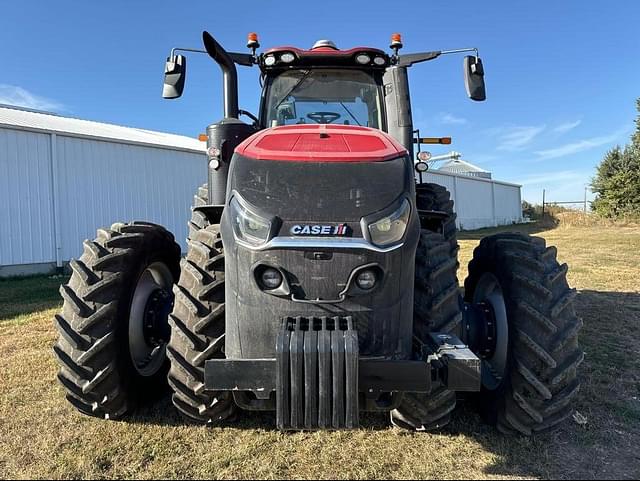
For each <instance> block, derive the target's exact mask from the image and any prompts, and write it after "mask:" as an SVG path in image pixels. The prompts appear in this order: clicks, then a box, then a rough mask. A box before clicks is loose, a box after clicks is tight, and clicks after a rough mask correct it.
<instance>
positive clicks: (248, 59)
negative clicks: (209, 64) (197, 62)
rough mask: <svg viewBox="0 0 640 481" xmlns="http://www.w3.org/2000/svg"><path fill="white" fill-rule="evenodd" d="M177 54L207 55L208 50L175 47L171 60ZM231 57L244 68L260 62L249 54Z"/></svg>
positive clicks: (235, 53)
mask: <svg viewBox="0 0 640 481" xmlns="http://www.w3.org/2000/svg"><path fill="white" fill-rule="evenodd" d="M176 52H193V53H204V54H206V53H207V51H206V50H201V49H197V48H182V47H175V48H172V49H171V58H175V55H176ZM229 57H231V60H233V62H234V63H236V64H238V65H242V66H244V67H252V66H253V65H255V64H256V63H258V60H257V59H256V58H255V57H254V56H253V55H251V54H249V53H237V52H229Z"/></svg>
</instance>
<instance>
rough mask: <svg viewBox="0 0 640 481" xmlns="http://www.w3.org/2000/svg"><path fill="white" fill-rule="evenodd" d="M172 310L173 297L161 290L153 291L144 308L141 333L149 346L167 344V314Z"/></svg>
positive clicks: (168, 331) (169, 331) (168, 335)
mask: <svg viewBox="0 0 640 481" xmlns="http://www.w3.org/2000/svg"><path fill="white" fill-rule="evenodd" d="M172 309H173V296H172V295H171V293H169V292H167V291H166V290H165V289H163V288H159V289H156V290H154V291H153V292H152V293H151V295H150V296H149V300H148V301H147V304H146V306H145V308H144V321H143V327H142V332H143V335H144V338H145V340H146V341H147V343H148V344H149V345H151V346H161V345H164V344H166V343H167V342H169V337H170V335H171V330H170V328H169V323H168V322H167V319H169V313H170V312H171V310H172Z"/></svg>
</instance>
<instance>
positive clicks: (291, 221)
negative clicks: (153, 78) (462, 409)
mask: <svg viewBox="0 0 640 481" xmlns="http://www.w3.org/2000/svg"><path fill="white" fill-rule="evenodd" d="M203 36H204V45H205V50H204V51H203V52H206V53H207V54H208V55H209V56H210V57H211V58H212V59H213V60H214V61H215V62H217V63H218V65H219V66H220V67H221V69H222V73H223V78H224V80H223V85H224V95H223V97H224V114H225V116H224V119H223V120H221V121H220V122H217V123H214V124H213V125H211V126H209V127H208V129H207V147H208V150H207V155H208V182H207V184H206V185H204V186H203V187H201V188H200V189H199V190H198V192H197V195H196V196H195V204H194V206H193V211H192V218H191V221H190V222H189V238H188V252H187V254H186V258H184V259H183V260H182V261H181V259H180V249H179V247H178V245H177V244H176V243H175V242H174V239H173V236H172V235H171V234H170V233H169V232H167V231H166V230H165V229H163V228H162V227H160V226H158V225H154V224H150V223H144V222H133V223H126V224H114V225H113V226H111V228H109V229H100V230H98V235H97V238H96V239H95V240H91V241H89V240H88V241H85V243H84V252H83V254H82V256H81V257H80V258H79V259H78V260H74V261H72V262H71V268H72V270H73V275H72V277H71V279H70V281H69V284H68V285H65V286H63V287H62V288H61V293H62V296H63V297H64V306H63V309H62V312H61V314H60V315H58V316H56V324H57V328H58V330H59V333H60V335H59V339H58V342H57V344H56V346H55V348H54V350H55V353H56V355H57V358H58V360H59V362H60V367H61V369H60V372H59V380H60V382H61V383H62V385H63V386H64V388H65V390H66V394H67V398H68V400H69V401H70V402H71V403H72V404H73V405H74V406H75V407H76V408H77V409H79V410H80V411H81V412H83V413H85V414H88V415H91V416H98V417H104V418H119V417H121V416H123V415H125V414H127V413H129V412H131V411H132V410H133V409H134V408H135V406H136V405H138V404H139V403H140V402H143V401H145V400H150V399H151V400H153V399H154V398H156V397H157V396H159V395H161V393H162V392H163V390H165V389H166V385H167V379H168V384H169V385H170V387H171V389H172V390H173V402H174V404H175V406H176V407H177V408H178V410H179V411H181V412H182V413H183V414H185V415H186V416H188V417H189V418H191V419H193V420H196V421H200V422H202V423H216V422H220V421H224V420H228V421H230V420H232V419H233V418H234V416H235V415H236V414H237V413H238V411H239V410H246V411H275V412H276V423H277V427H278V428H279V429H281V430H306V429H342V428H355V427H357V426H358V421H359V413H360V412H362V411H373V412H388V413H390V417H391V422H392V423H393V424H394V425H396V426H400V427H403V428H408V429H411V430H418V431H422V430H429V429H434V428H439V427H442V426H444V425H445V424H446V423H447V422H448V421H449V419H450V415H451V413H452V411H453V409H454V408H455V405H456V393H458V392H467V393H473V394H468V395H467V397H469V398H471V399H472V400H473V402H475V403H476V404H477V406H478V407H479V410H480V412H481V413H482V415H483V416H484V418H485V419H486V420H487V421H489V422H491V423H493V424H495V425H497V427H498V428H499V429H500V430H501V431H503V432H506V433H522V434H531V433H532V432H534V431H540V430H544V429H547V428H550V427H552V426H554V425H556V424H557V423H558V422H560V421H561V420H562V419H564V418H566V417H567V416H568V415H569V414H570V413H571V407H570V403H571V401H572V399H573V398H574V397H575V395H576V393H577V391H578V388H579V383H578V379H577V377H576V369H577V367H578V365H579V363H580V362H581V360H582V357H583V354H582V351H581V350H580V349H579V346H578V343H577V334H578V330H579V329H580V327H581V321H580V319H579V318H578V317H576V315H575V313H574V308H573V305H572V299H573V297H574V294H575V291H574V290H572V289H570V288H569V286H568V285H567V281H566V272H567V265H566V264H559V263H558V262H557V260H556V249H555V248H554V247H547V246H545V241H544V240H543V239H540V238H535V237H528V236H525V235H521V234H499V235H494V236H490V237H486V238H484V239H482V241H481V242H480V245H479V246H478V247H477V248H476V250H475V252H474V257H473V260H472V261H471V263H470V264H469V277H468V278H467V279H466V281H465V285H464V287H465V288H464V297H462V295H461V293H460V289H459V287H458V280H457V277H456V271H457V267H458V262H457V252H458V245H457V242H456V224H455V218H456V216H455V213H454V211H453V202H452V201H451V200H450V197H449V193H448V192H447V190H446V189H445V188H444V187H441V186H438V185H435V184H429V183H423V182H421V181H418V182H416V178H418V179H420V178H421V175H420V173H421V172H422V171H424V170H425V167H426V164H425V163H424V162H422V160H419V161H418V162H414V158H413V155H414V152H413V146H414V143H418V145H420V143H426V142H431V141H432V140H429V139H421V138H419V136H418V137H415V132H414V128H413V125H412V116H411V104H410V97H409V84H408V80H407V71H408V69H409V67H411V65H413V64H415V63H418V62H423V61H427V60H432V59H435V58H437V57H439V56H440V55H444V54H449V53H458V52H462V51H471V52H473V51H475V55H470V56H467V57H465V59H464V73H465V80H466V88H467V92H468V95H469V96H470V97H471V98H472V99H474V100H484V98H485V91H484V79H483V75H484V72H483V69H482V62H481V61H480V58H479V57H478V55H477V50H475V49H463V50H456V51H440V52H438V51H436V52H427V53H416V54H408V55H404V54H403V55H400V54H399V49H400V48H401V47H402V44H401V39H400V37H399V36H398V35H394V36H393V37H392V44H391V48H392V50H393V52H392V53H391V54H390V55H389V54H386V53H385V52H383V51H381V50H378V49H374V48H367V47H360V48H353V49H350V50H339V49H338V48H336V46H335V45H334V44H333V43H332V42H329V41H320V42H318V43H317V44H316V45H315V46H314V47H313V48H312V49H310V50H302V49H298V48H293V47H281V48H274V49H271V50H267V51H266V52H264V53H261V54H257V53H256V49H257V48H259V45H258V41H257V37H256V36H255V35H250V37H249V44H248V47H249V48H250V49H251V50H252V52H251V53H246V54H242V53H229V52H227V51H225V50H224V49H223V48H222V47H221V46H220V45H219V44H218V43H217V42H216V40H215V39H214V38H213V37H212V36H211V35H209V34H208V33H206V32H205V33H204V35H203ZM177 50H191V51H196V50H192V49H174V50H173V51H172V52H171V56H170V57H169V59H168V61H167V64H166V68H165V85H164V91H163V95H164V97H166V98H175V97H179V96H180V95H181V93H182V90H183V86H184V80H185V71H186V58H185V57H184V56H182V55H177V54H176V51H177ZM236 65H242V66H257V67H258V68H259V69H260V79H261V85H262V97H261V101H260V112H259V115H258V116H253V115H251V114H248V113H247V112H244V111H242V110H240V109H239V108H238V89H237V74H236ZM243 114H244V115H246V114H248V115H249V117H251V119H252V123H251V124H247V123H244V122H242V121H240V120H239V117H240V116H241V115H243ZM436 141H438V140H437V139H436ZM418 150H419V149H418ZM421 157H422V156H421ZM422 159H423V160H424V157H422ZM416 171H418V173H416ZM203 174H204V166H203Z"/></svg>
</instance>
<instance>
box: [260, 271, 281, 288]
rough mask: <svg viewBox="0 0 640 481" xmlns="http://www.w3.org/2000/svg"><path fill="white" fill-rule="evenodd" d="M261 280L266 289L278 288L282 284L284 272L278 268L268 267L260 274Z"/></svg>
mask: <svg viewBox="0 0 640 481" xmlns="http://www.w3.org/2000/svg"><path fill="white" fill-rule="evenodd" d="M260 281H261V282H262V285H263V286H264V287H265V288H266V289H276V288H278V287H280V284H282V274H280V271H279V270H278V269H274V268H273V267H267V268H266V269H265V270H264V271H262V274H261V275H260Z"/></svg>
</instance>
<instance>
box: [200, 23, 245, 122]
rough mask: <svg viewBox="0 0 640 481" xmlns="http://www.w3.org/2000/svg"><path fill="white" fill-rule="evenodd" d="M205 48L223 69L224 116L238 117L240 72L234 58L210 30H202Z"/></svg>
mask: <svg viewBox="0 0 640 481" xmlns="http://www.w3.org/2000/svg"><path fill="white" fill-rule="evenodd" d="M202 40H203V42H204V48H205V50H206V51H207V53H208V54H209V56H210V57H211V58H212V59H213V60H215V61H216V63H217V64H218V65H220V68H221V69H222V88H223V93H222V97H223V100H224V117H225V118H232V119H237V118H238V72H237V70H236V65H235V63H234V62H233V59H232V58H231V56H229V54H228V53H227V51H226V50H225V49H224V48H222V45H220V44H219V43H218V42H217V41H216V39H215V38H213V37H212V36H211V34H210V33H209V32H206V31H205V32H202Z"/></svg>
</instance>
